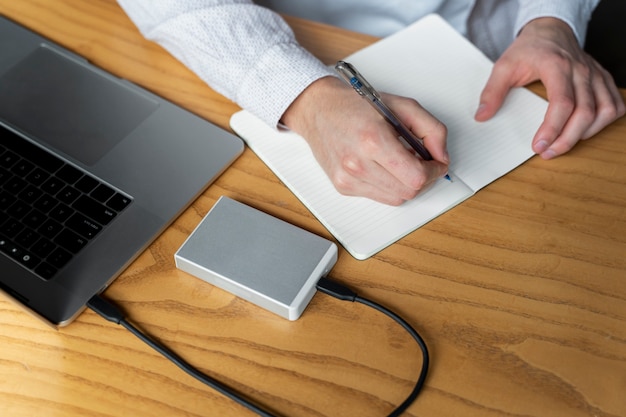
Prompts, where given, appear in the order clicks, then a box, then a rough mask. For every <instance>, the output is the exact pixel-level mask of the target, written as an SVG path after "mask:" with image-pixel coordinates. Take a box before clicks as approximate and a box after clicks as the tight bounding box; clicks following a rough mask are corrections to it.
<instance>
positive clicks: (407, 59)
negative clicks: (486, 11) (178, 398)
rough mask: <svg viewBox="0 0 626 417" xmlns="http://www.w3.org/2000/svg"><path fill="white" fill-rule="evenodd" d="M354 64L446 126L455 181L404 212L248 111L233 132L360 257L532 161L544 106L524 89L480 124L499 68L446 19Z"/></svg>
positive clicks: (363, 54) (423, 24)
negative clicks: (360, 193)
mask: <svg viewBox="0 0 626 417" xmlns="http://www.w3.org/2000/svg"><path fill="white" fill-rule="evenodd" d="M346 61H348V62H351V63H352V64H354V65H355V66H356V67H357V68H359V70H360V72H361V73H362V74H363V75H364V76H365V78H367V79H368V80H369V81H370V82H371V83H372V85H374V86H375V87H376V88H377V89H378V90H381V91H387V92H391V93H395V94H399V95H404V96H408V97H413V98H415V99H417V100H418V101H419V102H420V103H422V105H424V107H426V108H427V109H428V110H429V111H431V112H432V113H433V114H434V115H435V116H436V117H438V118H439V119H440V120H441V121H443V122H444V123H445V124H446V125H447V127H448V151H449V152H450V157H451V160H452V163H451V169H450V174H451V176H452V177H453V182H449V181H447V180H445V179H440V180H439V181H437V182H436V183H435V184H434V186H432V187H431V188H430V189H428V190H427V191H426V192H424V193H422V194H420V195H419V196H418V197H417V198H415V199H414V200H412V201H409V202H406V203H405V204H403V205H402V206H400V207H391V206H387V205H384V204H380V203H377V202H374V201H372V200H368V199H366V198H360V197H347V196H343V195H341V194H339V193H338V192H337V191H336V190H335V188H334V186H333V185H332V183H331V182H330V180H329V179H328V177H327V176H326V174H325V173H324V171H323V170H322V168H321V167H320V166H319V164H318V163H317V161H316V160H315V158H314V157H313V154H312V153H311V150H310V148H309V146H308V144H307V143H306V141H305V140H304V139H303V138H301V137H300V136H298V135H296V134H294V133H292V132H279V131H276V130H275V129H272V128H270V127H269V126H267V125H266V124H264V123H263V122H262V121H261V120H259V119H258V118H256V117H255V116H254V115H252V114H251V113H249V112H247V111H240V112H238V113H236V114H235V115H233V117H232V118H231V122H230V124H231V127H232V128H233V130H234V131H235V132H236V133H237V134H239V136H241V137H242V138H243V139H244V140H245V141H246V143H247V144H248V146H249V147H250V148H251V149H252V150H253V151H254V152H255V153H256V154H257V155H258V156H259V157H260V158H261V159H262V160H263V162H265V164H267V165H268V166H269V168H270V169H272V171H274V173H275V174H276V175H277V176H278V177H279V178H280V179H281V180H282V181H283V183H285V185H286V186H287V187H289V189H290V190H291V191H292V192H293V193H294V194H295V195H296V196H297V197H298V198H299V199H300V200H301V201H302V202H303V203H304V204H305V205H306V206H307V208H308V209H309V210H311V212H312V213H313V215H315V216H316V217H317V218H318V219H319V220H320V222H321V223H322V224H323V225H324V226H325V227H326V228H327V229H328V230H329V231H330V232H331V233H332V234H333V235H334V236H335V238H336V239H337V240H338V241H339V243H340V244H342V245H343V246H344V247H345V248H346V250H347V251H348V252H349V253H350V254H351V255H352V256H354V257H355V258H357V259H366V258H368V257H370V256H372V255H373V254H375V253H376V252H378V251H380V250H382V249H384V248H385V247H387V246H388V245H390V244H392V243H393V242H395V241H397V240H398V239H400V238H402V237H403V236H405V235H406V234H408V233H410V232H412V231H413V230H415V229H417V228H418V227H420V226H422V225H423V224H425V223H426V222H428V221H430V220H432V219H433V218H435V217H437V216H438V215H440V214H441V213H444V212H445V211H447V210H449V209H450V208H452V207H454V206H455V205H457V204H459V203H460V202H462V201H463V200H465V199H467V198H469V197H470V196H471V195H472V194H473V193H474V192H475V191H476V190H478V189H480V188H482V187H484V186H485V185H487V184H488V183H490V182H492V181H493V180H495V179H497V178H498V177H500V176H502V175H504V174H505V173H506V172H508V171H510V170H511V169H513V168H515V167H516V166H518V165H519V164H521V163H522V162H524V161H525V160H526V159H528V158H529V157H531V156H532V155H533V152H532V150H531V148H530V142H531V139H532V137H533V135H534V132H535V131H536V129H537V128H538V127H539V124H540V123H541V120H542V118H543V114H544V113H545V109H546V103H545V101H544V100H542V99H541V98H539V97H537V96H535V95H534V94H532V93H530V92H529V91H527V90H524V89H518V90H515V91H513V92H512V93H511V94H510V97H509V98H508V99H507V102H506V103H505V106H504V108H503V109H502V110H501V111H500V113H499V114H498V115H497V116H496V117H495V118H494V119H493V120H491V121H489V122H485V123H478V122H475V121H474V119H473V115H474V112H475V111H476V107H477V105H478V98H479V96H480V92H481V90H482V87H483V85H484V83H485V82H486V80H487V77H488V76H489V73H490V71H491V66H492V64H491V63H490V62H489V60H488V59H487V58H485V57H484V56H483V55H482V53H480V52H479V51H478V50H477V49H476V48H475V47H474V46H473V45H472V44H470V43H469V42H467V41H466V40H465V39H464V38H463V37H462V36H461V35H459V34H458V33H457V32H456V31H454V29H452V28H451V27H450V26H449V25H448V24H447V23H446V22H445V21H443V20H442V19H441V18H440V17H439V16H436V15H430V16H427V17H425V18H424V19H422V20H420V21H419V22H416V23H415V24H413V25H412V26H410V27H408V28H407V29H405V30H403V31H401V32H398V33H397V34H395V35H392V36H391V37H388V38H385V39H383V40H381V41H379V42H377V43H375V44H373V45H371V46H369V47H367V48H365V49H363V50H361V51H359V52H357V53H356V54H354V55H352V56H350V57H348V58H346ZM468 185H469V186H468Z"/></svg>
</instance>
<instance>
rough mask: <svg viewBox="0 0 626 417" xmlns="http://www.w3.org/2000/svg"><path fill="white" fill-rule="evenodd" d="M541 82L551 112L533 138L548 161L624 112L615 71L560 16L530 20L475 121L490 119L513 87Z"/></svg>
mask: <svg viewBox="0 0 626 417" xmlns="http://www.w3.org/2000/svg"><path fill="white" fill-rule="evenodd" d="M537 80H540V81H541V82H542V83H543V84H544V86H545V88H546V92H547V96H548V102H549V104H548V110H547V112H546V116H545V118H544V121H543V123H542V124H541V126H540V127H539V130H538V131H537V133H536V135H535V137H534V138H533V141H532V146H533V150H534V151H535V152H536V153H537V154H540V155H541V157H542V158H544V159H551V158H554V157H556V156H559V155H562V154H564V153H565V152H567V151H569V150H570V149H571V148H572V147H574V145H575V144H576V143H577V142H578V141H579V140H581V139H588V138H590V137H591V136H593V135H595V134H596V133H597V132H599V131H600V130H602V129H603V128H604V127H605V126H606V125H608V124H609V123H611V122H612V121H614V120H615V119H617V118H619V117H621V116H622V115H624V112H625V111H626V109H625V107H624V101H623V100H622V97H621V96H620V93H619V90H618V89H617V87H616V86H615V83H614V81H613V78H612V77H611V75H610V74H609V73H608V72H607V71H606V70H604V68H602V67H601V66H600V64H598V63H597V62H596V61H595V60H594V59H593V58H592V57H590V56H589V55H587V54H586V53H585V52H584V51H583V50H582V49H581V48H580V46H579V44H578V42H577V40H576V37H575V35H574V33H573V31H572V30H571V28H570V27H569V26H568V25H567V24H566V23H564V22H563V21H561V20H558V19H554V18H539V19H535V20H533V21H531V22H529V23H528V24H527V25H526V26H524V28H523V29H522V30H521V31H520V34H519V36H518V37H517V39H516V40H515V41H514V42H513V43H512V44H511V46H510V47H509V48H508V49H507V50H506V51H505V52H504V54H503V55H502V57H501V58H500V59H498V60H497V61H496V63H495V65H494V68H493V71H492V73H491V76H490V78H489V80H488V81H487V84H486V86H485V88H484V90H483V92H482V94H481V97H480V104H479V107H478V111H477V112H476V116H475V118H476V120H478V121H484V120H487V119H489V118H491V117H492V116H493V115H494V114H495V113H496V112H497V111H498V109H499V108H500V106H501V105H502V103H503V101H504V99H505V96H506V94H507V93H508V91H509V90H510V89H511V88H513V87H521V86H524V85H527V84H529V83H531V82H533V81H537Z"/></svg>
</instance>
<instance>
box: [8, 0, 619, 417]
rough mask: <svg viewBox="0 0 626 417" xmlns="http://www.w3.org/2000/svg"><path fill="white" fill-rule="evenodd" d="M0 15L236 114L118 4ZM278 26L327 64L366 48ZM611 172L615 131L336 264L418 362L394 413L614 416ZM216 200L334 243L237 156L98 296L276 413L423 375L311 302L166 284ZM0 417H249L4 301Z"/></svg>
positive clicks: (336, 401)
mask: <svg viewBox="0 0 626 417" xmlns="http://www.w3.org/2000/svg"><path fill="white" fill-rule="evenodd" d="M0 13H2V14H4V15H6V16H9V17H11V18H12V19H14V20H16V21H18V22H20V23H22V24H24V25H26V26H28V27H30V28H32V29H34V30H36V31H37V32H40V33H41V34H43V35H45V36H48V37H50V38H52V39H53V40H55V41H56V42H58V43H60V44H61V45H64V46H65V47H67V48H69V49H71V50H74V51H75V52H77V53H79V54H81V55H84V56H85V57H87V58H88V59H89V60H90V61H92V62H93V63H95V64H96V65H98V66H101V67H103V68H105V69H107V70H109V71H111V72H112V73H114V74H116V75H118V76H120V77H123V78H127V79H129V80H131V81H133V82H135V83H138V84H140V85H142V86H144V87H145V88H147V89H148V90H151V91H153V92H155V93H156V94H159V95H161V96H163V97H166V98H168V99H170V100H172V101H173V102H175V103H178V104H180V105H181V106H183V107H185V108H188V109H189V110H191V111H192V112H194V113H196V114H199V115H200V116H202V117H204V118H206V119H208V120H211V121H213V122H214V123H216V124H219V125H221V126H223V127H227V126H228V120H229V117H230V115H231V114H232V113H233V112H234V111H236V110H237V109H238V107H237V106H236V105H235V104H233V103H232V102H230V101H229V100H227V99H225V98H223V97H222V96H220V95H219V94H216V93H215V92H213V91H212V90H211V89H210V88H209V87H207V86H206V85H205V84H203V83H202V82H201V81H200V80H199V79H198V78H197V77H196V76H194V75H193V74H192V73H191V72H190V71H189V70H187V69H186V68H185V67H184V66H183V65H182V64H180V63H179V62H177V61H176V60H174V59H173V58H172V57H171V56H169V55H168V54H167V53H166V52H164V51H163V50H162V49H161V48H160V47H159V46H157V45H155V44H153V43H151V42H148V41H146V40H145V39H143V38H142V37H141V35H140V34H139V33H138V31H137V30H136V28H135V27H134V26H133V25H132V23H131V22H130V20H129V19H128V18H127V17H126V16H125V14H124V13H123V12H122V10H121V9H120V8H119V7H118V6H117V4H116V3H115V1H113V0H0ZM288 21H289V23H290V24H291V25H292V26H293V27H294V30H295V32H296V34H297V37H298V39H299V40H300V41H301V42H302V43H303V44H304V45H305V46H307V47H308V48H310V49H311V50H312V51H313V52H314V53H315V54H316V55H317V56H319V57H320V58H321V59H323V60H324V61H325V62H326V63H332V62H333V61H334V60H336V59H338V58H341V57H344V56H345V55H347V54H349V53H350V52H352V51H355V50H357V49H359V48H361V47H363V46H366V45H367V44H369V43H371V42H373V41H374V38H371V37H367V36H364V35H359V34H355V33H351V32H346V31H343V30H339V29H336V28H332V27H329V26H324V25H320V24H316V23H312V22H308V21H304V20H300V19H291V18H290V19H288ZM532 88H533V90H534V91H536V92H537V93H539V94H543V90H542V88H541V86H537V85H536V86H533V87H532ZM0 99H2V100H5V99H7V98H0ZM625 165H626V120H625V119H621V120H619V121H617V122H616V123H614V124H613V125H611V126H609V127H608V128H607V129H605V130H604V131H603V132H601V133H600V134H598V135H597V137H595V138H592V139H590V140H588V141H585V142H583V143H581V144H579V146H577V147H576V149H575V150H573V151H572V152H571V153H569V154H568V155H567V156H565V157H561V158H558V159H556V160H553V161H549V162H546V161H543V160H541V159H540V158H537V157H535V158H533V159H531V160H530V161H528V162H527V163H525V164H524V165H522V166H521V167H519V168H518V169H516V170H515V171H513V172H512V173H510V174H508V175H506V176H505V177H503V178H501V179H499V180H498V181H496V182H494V183H493V184H491V185H489V186H488V187H486V188H484V189H483V190H481V191H480V192H479V193H478V194H476V195H475V196H474V197H472V198H471V199H469V200H467V201H466V202H464V203H463V204H461V205H460V206H458V207H456V208H454V209H452V210H450V211H449V212H447V213H445V214H444V215H442V216H440V217H438V218H437V219H435V220H434V221H432V222H430V223H428V224H427V225H426V226H424V227H422V228H421V229H419V230H417V231H415V232H414V233H411V234H410V235H409V236H407V237H406V238H404V239H402V240H400V241H399V242H397V243H396V244H394V245H392V246H391V247H389V248H387V249H386V250H384V251H382V252H380V253H379V254H377V255H376V256H374V257H373V258H371V259H369V260H367V261H357V260H355V259H353V258H352V257H350V255H348V254H347V253H346V252H345V251H344V250H340V254H339V260H338V263H337V265H336V267H335V268H334V270H333V271H332V276H333V277H334V278H336V279H337V280H339V281H341V282H343V283H345V284H347V285H349V286H351V287H352V288H353V289H355V290H357V291H358V292H359V293H360V294H361V295H362V296H364V297H368V298H370V299H372V300H375V301H376V302H379V303H381V304H383V305H386V306H388V307H390V308H391V309H393V310H394V311H396V312H397V313H399V314H401V315H402V316H403V317H404V318H405V319H406V320H407V321H408V322H409V323H411V324H412V325H413V326H414V327H415V328H416V329H418V330H419V331H420V332H421V333H422V335H423V337H424V338H425V340H426V342H427V344H428V346H429V349H430V352H431V355H432V362H431V368H430V374H429V378H428V380H427V384H426V388H425V390H424V392H423V394H422V395H421V396H420V397H419V398H418V400H417V401H416V403H415V404H414V405H413V406H412V407H411V408H410V409H409V411H408V412H407V413H406V415H407V416H481V417H492V416H493V417H495V416H510V417H522V416H523V417H529V416H532V417H539V416H567V417H583V416H585V417H589V416H593V417H599V416H602V417H608V416H612V417H617V416H625V415H626V395H624V392H625V391H626V166H625ZM221 195H227V196H230V197H232V198H234V199H237V200H239V201H242V202H244V203H247V204H249V205H251V206H253V207H256V208H259V209H261V210H264V211H266V212H268V213H270V214H272V215H275V216H277V217H279V218H281V219H283V220H286V221H289V222H291V223H293V224H295V225H297V226H300V227H303V228H305V229H307V230H310V231H312V232H314V233H317V234H319V235H321V236H324V237H326V238H329V239H332V236H330V235H329V233H328V232H327V231H326V230H325V229H324V228H323V227H322V225H321V224H320V223H319V222H318V221H317V220H316V219H315V218H314V217H313V216H312V215H311V214H310V213H309V212H308V211H307V210H306V209H305V207H304V206H303V205H302V204H301V203H300V202H299V201H298V200H297V198H296V197H294V196H293V195H292V194H291V193H290V192H289V191H288V190H287V188H286V187H284V186H283V185H282V184H281V183H280V181H279V180H278V179H277V178H276V177H275V176H274V175H273V174H272V173H271V171H269V169H268V168H267V167H265V166H264V165H263V164H262V163H261V162H260V160H259V159H258V158H257V157H256V156H255V155H254V154H253V153H252V152H251V151H250V150H246V151H245V152H244V154H243V155H242V156H241V157H240V158H239V159H238V160H237V161H236V162H235V163H234V165H233V166H232V167H231V168H229V169H228V170H227V171H226V172H225V173H224V174H223V175H222V176H221V177H220V178H219V179H218V181H217V182H216V183H215V184H214V185H212V186H211V187H210V188H209V189H208V190H207V191H206V192H205V193H204V194H203V195H202V196H201V197H200V198H198V200H197V201H196V202H195V203H194V204H193V206H192V207H191V208H189V209H188V210H187V211H186V212H185V213H184V214H183V215H182V216H180V218H179V219H177V221H176V222H175V223H174V224H173V225H172V226H171V227H170V228H169V229H168V230H167V231H166V232H165V233H163V234H162V235H161V236H160V237H159V238H158V239H157V240H156V241H155V242H154V244H152V245H151V246H150V248H149V249H148V250H146V251H145V253H143V254H142V255H141V256H140V257H139V258H138V260H137V261H136V262H134V263H133V264H132V265H131V266H130V267H129V268H128V270H126V271H125V272H124V273H123V275H122V276H121V277H120V278H119V279H118V280H117V281H116V282H115V283H114V284H113V285H112V286H111V287H110V288H109V289H108V290H107V291H106V296H107V297H108V298H110V299H111V300H115V301H116V303H118V304H119V305H120V306H121V307H122V308H123V309H124V311H125V312H126V313H127V314H128V316H129V317H130V318H132V320H133V321H134V322H135V323H136V324H138V325H139V326H140V327H142V328H143V329H145V330H146V331H148V332H149V333H151V334H152V335H153V336H154V337H155V338H158V339H159V340H162V341H163V342H164V343H165V344H167V345H168V346H170V347H171V348H172V349H174V350H175V351H177V352H178V353H180V354H181V355H182V356H183V357H185V358H186V359H188V360H189V361H190V362H191V363H193V364H196V365H197V366H198V367H200V368H201V369H202V370H204V371H205V372H206V373H208V374H209V375H211V376H213V377H215V378H217V379H219V380H221V381H222V382H225V383H227V384H229V385H231V386H232V387H234V388H235V389H237V390H239V391H240V392H241V393H243V394H244V395H246V396H248V397H249V398H251V399H252V400H253V401H255V402H257V403H258V404H261V405H262V406H264V407H267V408H268V409H270V410H272V411H273V412H275V413H277V414H280V415H285V416H303V417H304V416H310V417H318V416H365V417H367V416H384V415H387V414H388V413H389V412H391V411H392V410H393V408H394V407H395V406H396V405H397V404H399V403H400V402H401V401H403V400H404V398H405V397H406V395H408V393H409V392H410V390H411V387H412V385H413V383H414V380H415V378H416V377H417V374H418V372H419V369H420V365H421V358H420V355H419V351H418V348H417V346H416V345H415V344H414V343H413V341H412V339H411V338H410V337H409V336H408V335H406V334H405V333H404V331H403V330H402V329H401V328H399V327H398V326H397V325H396V324H395V323H393V322H391V321H390V320H389V319H388V318H386V317H385V316H383V315H381V314H379V313H376V312H374V311H372V310H370V309H368V308H367V307H364V306H361V305H359V304H352V303H342V302H339V301H337V300H334V299H332V298H330V297H327V296H324V295H322V294H317V295H316V296H315V297H314V298H313V300H312V302H311V304H310V305H309V307H308V308H307V310H306V311H305V313H304V315H303V316H302V317H301V318H300V319H299V320H298V321H295V322H289V321H286V320H284V319H282V318H280V317H278V316H275V315H273V314H272V313H269V312H267V311H265V310H262V309H260V308H258V307H255V306H254V305H251V304H249V303H247V302H245V301H242V300H241V299H239V298H237V297H235V296H233V295H231V294H229V293H227V292H224V291H222V290H220V289H218V288H214V287H212V286H210V285H208V284H206V283H204V282H202V281H200V280H198V279H196V278H194V277H192V276H190V275H187V274H186V273H183V272H180V271H178V270H177V269H176V268H175V265H174V259H173V256H174V253H175V251H176V250H177V249H178V247H179V246H180V245H181V244H182V243H183V241H184V240H185V238H186V237H187V236H188V235H189V233H190V232H191V231H192V230H193V229H194V228H195V226H196V225H197V224H198V223H199V222H200V220H201V219H202V217H203V216H204V215H205V214H206V213H207V212H208V211H209V209H210V208H211V207H212V205H213V204H214V203H215V201H216V200H217V198H219V196H221ZM0 415H2V416H11V417H16V416H18V417H19V416H28V417H31V416H63V417H69V416H93V417H104V416H133V417H140V416H168V417H174V416H251V415H253V414H252V413H251V412H249V411H248V410H245V409H244V408H242V407H241V406H239V405H237V404H235V403H233V402H232V401H231V400H228V399H226V398H225V397H224V396H222V395H221V394H218V393H216V392H215V391H213V390H211V389H210V388H207V387H205V386H203V385H202V384H200V383H199V382H197V381H196V380H194V379H192V378H190V377H189V376H187V375H186V374H184V373H183V372H182V371H180V370H179V369H178V368H176V367H175V366H174V365H172V364H170V363H169V362H168V361H167V360H165V359H163V358H162V357H160V356H159V355H158V354H156V353H154V352H153V351H151V350H150V349H149V348H148V347H147V346H145V345H144V344H143V343H141V342H140V341H139V340H137V339H136V338H135V337H134V336H132V335H131V334H130V333H128V332H127V331H126V330H124V329H123V328H121V327H118V326H115V325H113V324H111V323H108V322H105V321H104V320H103V319H101V318H100V317H99V316H97V315H96V314H94V313H92V312H91V311H86V312H85V313H84V314H82V315H81V316H80V317H79V318H78V319H77V320H76V321H75V322H74V323H73V324H71V325H70V326H68V327H65V328H63V329H60V330H54V329H51V328H49V327H47V326H46V325H44V324H43V323H42V322H40V321H38V320H36V319H35V318H33V317H32V316H30V315H29V314H28V313H26V312H25V311H24V310H22V309H21V308H20V307H19V306H17V305H15V304H14V303H12V302H11V301H10V300H9V299H8V298H6V297H5V296H3V295H0Z"/></svg>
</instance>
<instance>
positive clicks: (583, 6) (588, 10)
mask: <svg viewBox="0 0 626 417" xmlns="http://www.w3.org/2000/svg"><path fill="white" fill-rule="evenodd" d="M599 2H600V0H565V1H564V0H551V1H537V0H519V12H518V15H517V20H516V22H515V26H514V29H515V33H519V31H520V30H522V28H523V27H524V26H525V25H526V24H527V23H528V22H530V21H531V20H533V19H536V18H539V17H555V18H557V19H560V20H562V21H564V22H565V23H567V24H568V25H569V26H570V27H571V28H572V30H573V31H574V34H575V35H576V38H577V39H578V43H579V44H580V45H581V46H583V45H584V43H585V36H586V35H587V23H588V22H589V19H590V18H591V14H592V13H593V10H594V9H595V8H596V6H597V5H598V3H599Z"/></svg>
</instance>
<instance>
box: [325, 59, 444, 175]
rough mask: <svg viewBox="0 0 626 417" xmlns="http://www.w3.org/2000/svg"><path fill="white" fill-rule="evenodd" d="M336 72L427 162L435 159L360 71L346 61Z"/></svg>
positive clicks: (340, 64) (336, 68) (342, 62)
mask: <svg viewBox="0 0 626 417" xmlns="http://www.w3.org/2000/svg"><path fill="white" fill-rule="evenodd" d="M335 70H336V71H337V72H338V73H339V75H341V77H342V78H343V79H344V80H345V81H346V82H347V83H348V84H350V85H351V86H352V88H354V91H356V92H357V93H359V95H360V96H361V97H364V98H366V99H367V101H368V102H369V103H370V104H371V105H372V106H373V107H374V108H375V109H376V111H378V113H380V115H381V116H383V118H384V119H385V120H386V121H387V122H388V123H389V124H391V125H392V126H393V128H394V129H396V132H398V134H399V135H400V137H402V139H404V140H405V141H406V143H408V144H409V145H410V146H411V148H413V150H415V152H417V153H418V154H419V156H421V157H422V159H424V160H425V161H431V160H432V159H433V157H432V155H431V154H430V152H428V149H426V148H425V147H424V145H423V144H422V141H421V140H420V139H419V138H418V137H416V136H415V135H414V134H413V132H411V131H410V130H409V128H408V127H406V126H405V124H404V123H402V122H401V121H400V119H398V116H396V115H395V114H394V113H393V112H392V111H391V109H390V108H389V107H387V105H386V104H385V103H384V102H383V101H382V99H381V97H380V94H379V93H378V91H376V89H375V88H374V87H372V85H371V84H370V83H368V82H367V80H366V79H365V78H364V77H363V76H362V75H361V73H360V72H359V71H357V69H356V68H355V67H354V66H353V65H352V64H350V63H348V62H345V61H339V62H337V64H336V65H335ZM445 178H446V179H447V180H449V181H451V178H450V176H449V175H447V174H446V176H445Z"/></svg>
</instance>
